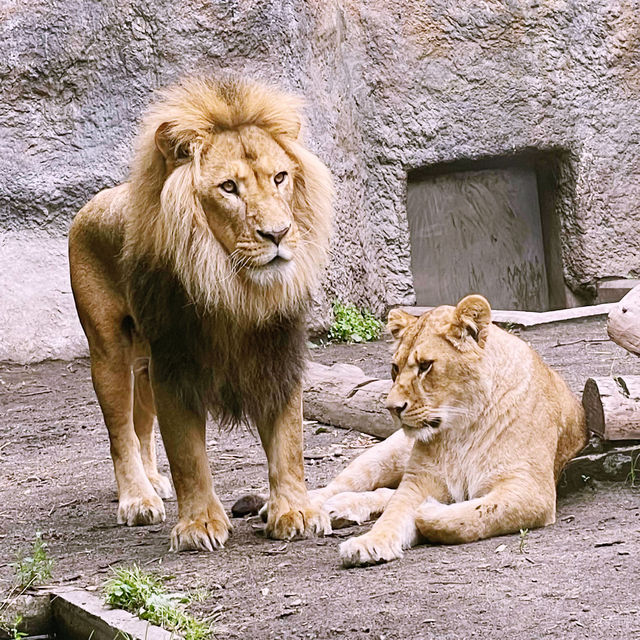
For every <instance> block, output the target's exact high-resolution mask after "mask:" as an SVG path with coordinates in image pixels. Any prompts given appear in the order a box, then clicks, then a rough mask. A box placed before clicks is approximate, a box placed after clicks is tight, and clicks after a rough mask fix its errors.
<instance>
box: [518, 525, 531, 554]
mask: <svg viewBox="0 0 640 640" xmlns="http://www.w3.org/2000/svg"><path fill="white" fill-rule="evenodd" d="M528 535H529V529H520V546H519V548H518V551H520V553H527V537H528Z"/></svg>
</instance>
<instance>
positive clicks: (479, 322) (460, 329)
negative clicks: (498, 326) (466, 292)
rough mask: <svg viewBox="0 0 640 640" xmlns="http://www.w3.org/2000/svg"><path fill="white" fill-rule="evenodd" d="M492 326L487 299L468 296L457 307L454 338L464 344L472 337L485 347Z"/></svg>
mask: <svg viewBox="0 0 640 640" xmlns="http://www.w3.org/2000/svg"><path fill="white" fill-rule="evenodd" d="M490 324H491V307H490V306H489V302H488V301H487V299H486V298H483V297H482V296H479V295H470V296H467V297H466V298H462V300H460V302H458V305H457V306H456V320H455V323H454V325H453V326H452V334H453V335H452V337H453V338H455V339H457V340H459V341H461V342H462V341H464V340H465V339H466V338H467V337H469V336H470V337H471V338H472V339H473V340H475V341H476V342H477V343H478V344H479V345H480V346H481V347H484V345H485V342H486V340H487V333H488V328H489V325H490Z"/></svg>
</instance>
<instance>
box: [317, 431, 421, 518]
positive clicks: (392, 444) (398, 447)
mask: <svg viewBox="0 0 640 640" xmlns="http://www.w3.org/2000/svg"><path fill="white" fill-rule="evenodd" d="M412 447H413V440H411V439H409V438H408V437H407V436H406V435H405V434H404V431H403V430H402V429H399V430H398V431H396V432H395V433H392V434H391V435H390V436H389V437H388V438H387V439H386V440H383V441H382V442H378V443H377V444H375V445H374V446H373V447H370V448H369V449H367V450H366V451H364V452H363V453H361V454H360V455H359V456H358V457H357V458H356V459H355V460H353V461H352V462H350V463H349V465H348V466H347V467H346V468H345V469H344V470H343V471H341V472H340V473H339V474H338V475H337V476H336V477H335V478H334V479H333V480H332V481H331V482H330V483H329V484H328V485H327V486H326V487H323V488H322V489H314V490H313V491H309V498H310V499H311V501H312V503H314V504H317V505H319V506H322V505H324V504H325V503H326V501H327V500H329V499H330V498H332V497H333V496H337V495H338V494H340V493H343V492H349V493H350V494H351V497H352V498H353V500H357V497H356V494H357V493H360V492H365V491H366V492H369V491H375V490H376V489H380V488H382V487H385V488H391V489H395V488H396V487H397V486H398V485H399V484H400V480H401V479H402V475H403V474H404V471H405V469H406V467H407V462H408V460H409V455H410V453H411V449H412ZM383 495H385V493H384V492H380V493H379V494H378V496H379V497H381V496H383ZM386 495H387V500H388V497H389V494H386ZM368 500H371V497H369V498H368ZM338 502H339V503H340V504H342V505H345V506H346V504H347V502H348V500H347V498H346V497H345V498H344V499H341V500H339V501H337V500H336V501H335V503H336V504H337V503H338ZM354 506H355V505H354Z"/></svg>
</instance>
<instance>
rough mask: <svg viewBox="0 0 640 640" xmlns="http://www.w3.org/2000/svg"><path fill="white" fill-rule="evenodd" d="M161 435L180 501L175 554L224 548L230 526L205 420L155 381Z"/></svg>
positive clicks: (173, 539) (173, 540)
mask: <svg viewBox="0 0 640 640" xmlns="http://www.w3.org/2000/svg"><path fill="white" fill-rule="evenodd" d="M152 384H153V392H154V396H155V401H156V409H157V412H158V423H159V425H160V433H161V434H162V440H163V442H164V448H165V450H166V452H167V458H168V459H169V465H170V467H171V477H172V479H173V485H174V487H175V490H176V496H177V498H178V524H177V525H176V526H175V527H174V528H173V530H172V532H171V549H172V551H185V550H189V549H199V550H202V551H213V550H214V549H216V548H218V547H223V546H224V543H225V542H226V541H227V538H228V537H229V532H230V530H231V523H230V521H229V518H228V517H227V514H226V513H225V511H224V508H223V506H222V503H221V502H220V500H219V499H218V496H216V494H215V491H214V489H213V478H212V477H211V470H210V469H209V460H208V458H207V450H206V445H205V424H206V421H205V418H204V416H199V415H197V414H196V413H194V412H193V411H190V410H189V409H188V408H186V407H185V406H184V405H183V404H182V403H181V402H180V401H179V400H178V398H177V397H176V394H175V393H174V392H173V390H172V389H170V388H169V387H168V386H167V385H165V384H159V383H157V382H155V381H154V380H153V364H152Z"/></svg>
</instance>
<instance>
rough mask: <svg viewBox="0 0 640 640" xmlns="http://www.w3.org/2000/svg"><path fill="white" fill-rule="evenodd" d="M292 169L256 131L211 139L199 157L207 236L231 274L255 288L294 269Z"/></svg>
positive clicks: (263, 134)
mask: <svg viewBox="0 0 640 640" xmlns="http://www.w3.org/2000/svg"><path fill="white" fill-rule="evenodd" d="M296 169H297V167H296V165H295V164H294V162H293V161H292V160H291V158H290V157H289V156H288V155H287V154H286V153H285V151H284V150H283V149H282V147H281V146H280V145H279V144H278V143H277V142H276V141H275V140H274V139H273V138H272V137H271V136H270V135H269V134H268V133H266V132H265V131H263V130H262V129H260V128H258V127H255V126H246V127H242V128H240V129H239V130H237V131H225V132H221V133H218V134H216V135H214V136H213V137H212V139H211V140H210V142H209V144H208V145H207V146H206V148H204V149H203V152H202V155H201V160H200V171H199V172H198V176H197V179H196V181H195V185H194V186H195V191H196V196H197V197H198V198H199V199H200V202H201V204H202V208H203V210H204V212H205V214H206V217H207V222H208V224H209V227H210V229H211V233H213V235H214V236H215V238H216V239H217V241H218V242H219V243H220V244H221V245H222V246H223V247H224V249H225V251H226V252H227V254H228V256H229V259H230V260H231V262H232V264H233V267H234V269H235V270H236V271H237V272H238V273H239V274H242V275H244V276H245V277H247V278H251V279H252V280H253V281H255V282H256V283H258V284H260V283H263V284H266V283H268V282H269V281H270V279H271V278H272V277H273V276H275V275H280V276H282V275H283V274H286V273H287V272H288V271H289V270H293V269H295V260H294V257H295V254H296V251H297V249H298V245H299V242H300V232H299V228H298V224H297V221H296V219H295V216H294V214H293V208H292V199H293V184H294V181H295V180H296Z"/></svg>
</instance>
